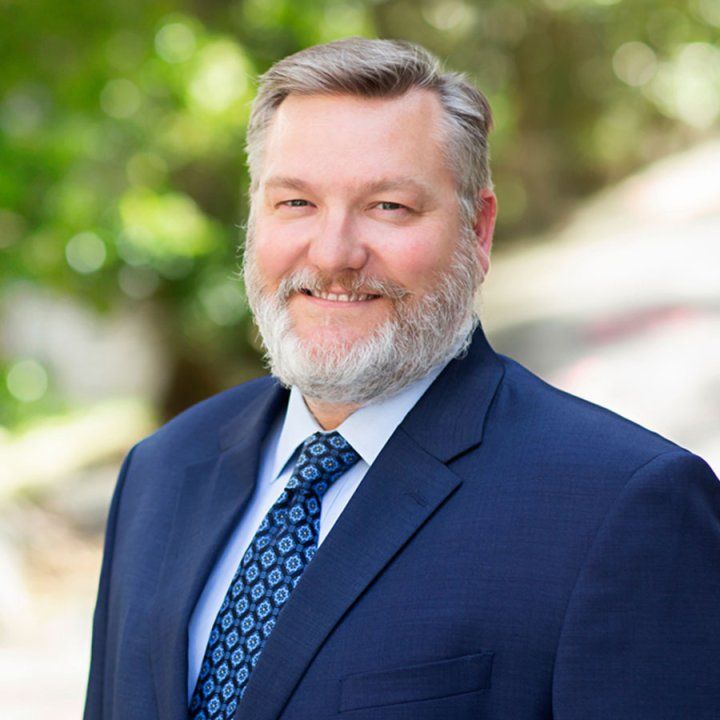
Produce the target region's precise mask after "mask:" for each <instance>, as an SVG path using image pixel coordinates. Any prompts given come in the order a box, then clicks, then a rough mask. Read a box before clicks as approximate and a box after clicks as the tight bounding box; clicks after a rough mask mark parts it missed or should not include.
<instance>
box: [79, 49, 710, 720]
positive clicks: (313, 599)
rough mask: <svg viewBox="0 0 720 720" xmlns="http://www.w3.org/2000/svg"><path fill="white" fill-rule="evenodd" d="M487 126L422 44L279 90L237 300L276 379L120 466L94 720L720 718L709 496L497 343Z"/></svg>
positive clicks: (678, 456)
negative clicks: (246, 303)
mask: <svg viewBox="0 0 720 720" xmlns="http://www.w3.org/2000/svg"><path fill="white" fill-rule="evenodd" d="M489 127H490V110H489V107H488V105H487V103H486V101H485V99H484V98H483V96H482V95H481V94H480V93H479V92H478V91H477V90H475V89H474V88H472V87H471V86H470V85H468V84H467V82H466V81H465V80H464V79H463V78H462V77H461V76H458V75H454V74H444V73H442V72H441V71H440V70H439V69H438V66H437V63H436V61H435V60H434V59H433V58H432V57H430V56H429V55H428V54H427V53H425V52H424V51H423V50H421V49H419V48H416V47H413V46H410V45H407V44H404V43H399V42H391V41H371V40H362V39H349V40H345V41H341V42H335V43H331V44H329V45H324V46H318V47H314V48H310V49H308V50H306V51H303V52H301V53H298V54H297V55H294V56H291V57H289V58H286V59H284V60H282V61H281V62H279V63H278V64H277V65H276V66H274V67H273V68H272V69H271V70H270V71H269V72H268V73H267V74H266V75H265V76H264V78H263V79H262V82H261V84H260V89H259V93H258V97H257V99H256V101H255V105H254V107H253V112H252V116H251V121H250V128H249V133H248V156H249V165H250V172H251V177H252V185H251V200H252V203H251V216H250V220H249V224H248V237H247V244H246V257H245V280H246V287H247V292H248V297H249V300H250V304H251V307H252V310H253V312H254V314H255V318H256V321H257V324H258V326H259V329H260V332H261V335H262V338H263V342H264V344H265V347H266V349H267V353H268V360H269V363H270V368H271V372H272V375H273V376H274V377H270V378H264V379H260V380H257V381H254V382H251V383H247V384H245V385H242V386H240V387H237V388H234V389H231V390H229V391H227V392H225V393H222V394H220V395H218V396H216V397H213V398H210V399H209V400H207V401H205V402H203V403H201V404H199V405H197V406H196V407H194V408H191V409H190V410H189V411H187V412H185V413H183V414H182V415H181V416H180V417H178V418H176V419H175V420H173V421H172V422H170V423H169V424H168V425H166V426H165V427H164V428H162V429H160V430H159V431H158V432H157V433H155V434H154V435H153V436H151V437H150V438H147V439H146V440H144V441H143V442H141V443H139V444H138V445H137V446H136V447H135V448H134V449H133V450H132V452H131V453H130V455H129V456H128V458H127V459H126V461H125V464H124V466H123V469H122V472H121V475H120V480H119V482H118V487H117V491H116V494H115V498H114V500H113V504H112V508H111V512H110V519H109V523H108V531H107V542H106V549H105V559H104V562H103V569H102V576H101V582H100V592H99V599H98V605H97V609H96V615H95V626H94V640H93V660H92V668H91V673H90V683H89V690H88V698H87V707H86V713H85V717H86V719H87V720H94V719H96V718H97V719H99V718H103V720H117V719H120V718H123V719H124V718H128V719H130V718H132V720H144V719H148V720H150V719H156V718H163V719H166V720H170V719H175V718H178V719H179V718H186V717H189V718H192V719H193V720H196V719H198V718H229V717H235V718H238V719H242V720H273V719H275V718H284V719H285V720H306V719H307V720H310V719H312V720H318V719H321V718H334V717H347V718H352V719H353V720H370V718H372V719H385V718H387V719H388V720H389V719H393V720H396V719H400V718H403V719H409V718H413V719H421V720H422V719H428V720H429V719H431V718H432V719H436V718H452V719H462V718H483V719H485V720H490V719H492V720H513V719H517V720H535V719H537V720H539V719H541V718H542V719H544V720H547V719H549V718H557V719H559V720H595V719H598V720H599V719H600V718H603V719H606V718H613V720H618V719H620V720H624V719H627V720H630V719H632V720H639V719H644V718H647V719H648V720H649V719H652V720H661V719H665V718H667V719H670V718H673V719H680V718H688V719H690V718H692V720H701V719H705V718H707V719H709V718H718V717H720V662H718V654H717V653H718V648H720V620H719V618H718V608H719V607H720V557H718V549H720V523H719V521H718V516H719V515H720V486H719V485H718V482H717V478H715V476H714V475H713V473H712V472H711V470H710V469H709V468H708V466H707V465H706V464H705V463H704V462H703V461H702V460H700V459H699V458H697V457H695V456H693V455H691V454H690V453H688V452H687V451H685V450H682V449H681V448H679V447H677V446H676V445H674V444H672V443H670V442H668V441H667V440H664V439H663V438H661V437H659V436H657V435H655V434H653V433H650V432H648V431H647V430H644V429H642V428H640V427H638V426H636V425H634V424H632V423H630V422H628V421H626V420H624V419H622V418H619V417H617V416H615V415H613V414H612V413H610V412H608V411H606V410H604V409H602V408H599V407H596V406H594V405H591V404H589V403H586V402H584V401H582V400H579V399H577V398H574V397H571V396H569V395H566V394H565V393H562V392H560V391H558V390H555V389H553V388H551V387H549V386H548V385H546V384H545V383H543V382H542V381H540V380H539V379H538V378H536V377H534V376H533V375H532V374H531V373H529V372H528V371H527V370H525V369H523V368H522V367H520V366H519V365H518V364H516V363H515V362H513V361H512V360H509V359H508V358H505V357H501V356H499V355H496V354H495V353H494V352H493V351H492V349H491V348H490V346H489V345H488V343H487V342H486V340H485V338H484V336H483V334H482V330H481V329H480V327H479V326H477V321H476V319H475V316H474V314H473V298H474V295H475V291H476V289H477V287H478V285H479V284H480V282H481V280H482V278H483V276H484V274H485V272H486V271H487V269H488V257H489V253H490V246H491V241H492V234H493V226H494V220H495V212H496V202H495V196H494V195H493V192H492V190H491V182H490V175H489V170H488V151H487V141H486V139H487V132H488V129H489ZM287 388H290V390H289V391H288V389H287Z"/></svg>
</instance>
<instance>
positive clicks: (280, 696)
mask: <svg viewBox="0 0 720 720" xmlns="http://www.w3.org/2000/svg"><path fill="white" fill-rule="evenodd" d="M501 376H502V364H501V362H500V361H499V359H498V358H497V356H496V355H495V354H494V353H493V351H492V350H491V349H490V347H489V345H488V344H487V342H486V341H485V338H484V336H483V335H482V331H480V330H478V332H477V333H476V335H475V338H474V341H473V346H472V349H471V351H470V353H469V355H468V356H466V357H465V358H463V359H462V360H456V361H453V362H452V363H451V364H450V365H449V366H448V367H447V368H446V369H445V371H443V373H442V374H441V375H440V377H439V378H438V379H437V380H436V381H435V383H433V385H432V386H431V388H430V389H429V390H428V392H427V393H425V395H424V396H423V398H422V399H421V400H420V401H419V402H418V404H417V405H416V406H415V408H413V410H412V411H411V413H410V414H409V415H408V416H407V418H406V419H405V420H404V421H403V423H402V424H401V425H400V427H399V428H398V429H397V430H396V432H395V433H394V434H393V436H392V437H391V439H390V440H389V441H388V444H387V445H386V446H385V448H384V449H383V451H382V452H381V453H380V455H379V456H378V458H377V460H376V461H375V463H373V465H372V467H371V468H370V470H369V471H368V473H367V475H366V476H365V478H364V479H363V481H362V482H361V483H360V486H359V487H358V489H357V490H356V491H355V494H354V495H353V497H352V498H351V500H350V502H349V503H348V505H347V507H346V508H345V510H344V511H343V513H342V515H341V516H340V517H339V518H338V520H337V522H336V524H335V525H334V526H333V529H332V530H331V532H330V533H329V534H328V536H327V538H326V539H325V541H324V542H323V544H322V546H321V547H320V549H319V550H318V553H317V555H316V557H315V559H314V560H313V562H312V563H311V564H310V565H309V566H308V568H307V570H306V571H305V573H304V575H303V577H302V580H301V581H300V583H298V586H297V587H296V589H295V590H294V592H293V595H292V597H291V599H290V601H289V602H288V604H287V605H286V606H285V608H284V609H283V612H282V614H281V616H280V618H279V621H278V624H277V626H276V627H275V629H274V630H273V633H272V635H271V636H270V638H269V639H268V642H267V644H266V646H265V648H264V650H263V652H262V655H261V656H260V660H259V661H258V664H257V666H256V668H255V670H254V671H253V674H252V676H251V678H250V682H249V684H248V686H247V690H246V692H245V695H244V697H243V699H242V701H241V702H240V704H239V707H238V712H237V714H236V720H276V719H277V718H278V717H279V716H280V715H281V713H282V711H283V708H284V707H285V705H286V704H287V701H288V699H289V698H290V696H291V695H292V693H293V691H294V689H295V687H296V686H297V684H298V683H299V682H300V680H301V678H302V675H303V674H304V672H305V670H306V669H307V667H308V665H309V664H310V663H311V662H312V659H313V657H314V656H315V654H316V653H317V652H318V650H319V648H320V647H321V645H322V644H323V642H324V641H325V638H326V637H327V636H328V635H329V634H330V632H331V631H332V629H333V628H334V627H335V625H336V624H337V623H338V622H339V621H340V620H341V618H342V616H343V615H344V614H345V612H346V611H347V610H348V609H349V608H350V607H351V605H352V604H353V603H354V602H355V600H356V599H357V597H358V596H359V595H360V594H361V593H362V592H363V591H364V590H365V589H366V588H367V587H368V585H369V584H370V583H371V582H372V581H373V580H374V578H375V577H377V575H378V574H379V573H381V572H382V570H383V569H384V568H385V566H386V565H387V564H388V563H389V562H390V561H391V560H392V558H393V557H394V556H395V555H396V554H397V553H399V552H401V551H402V548H403V547H404V545H405V544H406V543H407V542H408V541H409V540H410V538H412V536H413V535H414V534H415V533H416V532H417V531H418V530H419V529H420V528H421V527H422V526H423V524H424V523H425V522H426V521H427V520H428V519H429V518H430V516H431V515H432V514H433V513H434V512H435V511H436V510H438V508H439V507H440V506H441V505H442V503H443V502H444V501H445V499H446V498H447V497H448V496H449V495H450V494H451V493H452V492H453V491H454V490H455V489H456V488H457V487H458V486H459V485H460V483H461V480H460V478H459V477H458V476H456V475H455V474H454V473H453V472H452V471H451V470H450V469H448V467H447V466H446V465H445V463H446V462H448V461H449V460H450V459H452V458H453V457H456V456H457V455H459V454H460V453H462V452H465V451H467V450H468V449H469V448H471V447H473V446H476V445H477V444H478V443H480V441H481V439H482V432H483V427H484V422H485V417H486V414H487V411H488V408H489V406H490V403H491V401H492V398H493V396H494V394H495V391H496V389H497V386H498V384H499V382H500V378H501Z"/></svg>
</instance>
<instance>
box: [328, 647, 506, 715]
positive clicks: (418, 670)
mask: <svg viewBox="0 0 720 720" xmlns="http://www.w3.org/2000/svg"><path fill="white" fill-rule="evenodd" d="M492 660H493V655H492V653H487V652H484V653H478V654H475V655H464V656H463V657H458V658H452V659H449V660H440V661H438V662H432V663H424V664H422V665H411V666H408V667H402V668H396V669H393V670H381V671H377V672H370V673H358V674H355V675H350V676H348V677H346V678H344V679H343V680H342V681H341V695H340V712H341V713H342V712H349V711H352V710H361V709H367V708H373V707H382V706H385V705H395V704H399V703H410V702H416V701H419V700H435V699H440V698H444V697H450V696H452V695H460V694H463V693H470V692H476V691H479V690H486V689H488V688H489V687H490V675H491V671H492Z"/></svg>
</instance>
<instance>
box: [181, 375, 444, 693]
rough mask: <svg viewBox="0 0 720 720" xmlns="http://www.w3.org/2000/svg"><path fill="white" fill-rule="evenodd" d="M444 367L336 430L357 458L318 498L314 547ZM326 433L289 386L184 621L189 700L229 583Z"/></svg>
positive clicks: (363, 410) (365, 409) (358, 412)
mask: <svg viewBox="0 0 720 720" xmlns="http://www.w3.org/2000/svg"><path fill="white" fill-rule="evenodd" d="M443 367H444V366H438V367H436V368H433V370H432V371H431V372H430V373H428V374H427V375H426V376H425V377H424V378H422V379H421V380H418V381H417V382H414V383H412V384H411V385H408V386H407V387H406V388H404V389H403V390H401V391H400V392H399V393H398V394H397V395H394V396H393V397H391V398H388V399H387V400H383V401H382V402H378V403H374V404H370V405H365V406H363V407H361V408H359V409H358V410H356V411H355V412H354V413H353V414H352V415H350V417H348V418H347V419H346V420H345V422H343V423H342V424H341V425H340V426H339V427H338V428H336V429H337V431H338V432H339V433H340V434H341V435H342V436H343V437H344V438H345V439H346V440H347V441H348V442H349V443H350V444H351V445H352V446H353V448H355V450H356V451H357V453H358V454H359V455H360V460H359V461H358V463H357V464H355V465H354V466H353V467H352V468H350V470H348V471H347V472H346V473H345V474H344V475H342V476H341V477H340V478H339V479H338V480H336V481H335V482H334V483H333V484H332V485H331V487H330V488H329V489H328V491H327V492H326V493H325V496H324V497H323V499H322V504H321V506H320V534H319V538H318V547H319V546H320V545H321V544H322V542H323V540H324V539H325V537H327V534H328V533H329V532H330V530H331V529H332V526H333V525H334V524H335V521H336V520H337V519H338V517H339V516H340V513H342V511H343V510H344V509H345V506H346V505H347V504H348V502H349V501H350V498H351V497H352V495H353V493H354V492H355V490H357V487H358V485H360V482H361V481H362V479H363V478H364V477H365V473H367V471H368V468H369V467H370V466H371V465H372V464H373V462H374V461H375V458H376V457H377V456H378V455H379V454H380V451H381V450H382V449H383V447H384V446H385V443H387V441H388V440H389V439H390V436H391V435H392V434H393V433H394V432H395V429H396V428H397V426H398V425H399V424H400V423H401V422H402V420H403V418H404V417H405V416H406V415H407V414H408V412H410V410H411V409H412V408H413V406H414V405H415V403H417V401H418V400H419V399H420V398H421V397H422V395H423V394H424V393H425V391H426V390H427V389H428V388H429V387H430V385H431V384H432V383H433V381H434V380H435V378H436V377H437V376H438V375H439V374H440V372H441V370H442V369H443ZM315 432H324V431H323V429H322V428H321V427H320V425H318V422H317V420H315V418H314V417H313V416H312V414H311V413H310V411H309V410H308V408H307V406H306V405H305V401H304V400H303V397H302V395H301V394H300V391H299V390H298V389H297V388H295V387H293V388H292V390H291V391H290V399H289V401H288V406H287V410H286V412H285V415H284V417H283V416H282V415H281V416H280V417H279V418H278V420H277V421H276V423H275V426H274V427H273V429H272V430H271V432H270V433H269V435H268V438H267V441H266V442H265V446H264V448H263V450H262V454H261V458H260V467H259V471H258V482H257V485H256V487H255V491H254V493H253V497H252V499H251V500H250V503H249V504H248V507H247V509H246V511H245V512H244V513H243V516H242V518H241V519H240V522H239V523H238V526H237V527H236V528H235V530H234V532H233V534H232V536H231V538H230V541H229V542H228V544H227V546H226V547H225V549H224V550H223V552H222V554H221V555H220V558H219V559H218V561H217V564H216V565H215V567H214V568H213V570H212V572H211V573H210V577H209V578H208V581H207V584H206V585H205V588H204V590H203V592H202V594H201V595H200V598H199V600H198V602H197V605H196V606H195V610H194V611H193V614H192V616H191V618H190V624H189V626H188V702H189V700H190V698H192V694H193V691H194V689H195V683H196V681H197V676H198V674H199V673H200V665H201V664H202V660H203V657H204V655H205V648H206V646H207V641H208V638H209V637H210V630H211V629H212V626H213V623H214V622H215V617H216V616H217V612H218V610H219V609H220V605H222V601H223V599H224V598H225V594H226V593H227V590H228V588H229V587H230V582H231V581H232V579H233V577H234V575H235V571H236V570H237V568H238V565H239V564H240V560H241V559H242V557H243V555H244V554H245V551H246V550H247V548H248V547H249V546H250V542H251V541H252V539H253V537H254V535H255V532H256V531H257V528H258V527H259V525H260V523H261V521H262V519H263V518H264V517H265V515H266V514H267V512H268V510H270V508H271V507H272V506H273V505H274V504H275V501H276V500H277V499H278V497H279V496H280V493H281V492H282V491H283V488H284V487H285V485H286V484H287V482H288V480H289V479H290V476H291V475H292V471H293V468H294V466H295V459H296V455H297V452H298V450H299V449H300V446H301V445H302V443H303V442H304V441H305V440H306V439H307V438H308V437H309V436H310V435H312V434H313V433H315Z"/></svg>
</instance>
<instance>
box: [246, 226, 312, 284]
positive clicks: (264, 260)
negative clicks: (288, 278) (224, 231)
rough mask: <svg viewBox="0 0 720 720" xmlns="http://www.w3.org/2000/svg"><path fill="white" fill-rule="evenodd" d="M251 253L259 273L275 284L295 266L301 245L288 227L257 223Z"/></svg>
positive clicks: (300, 251)
mask: <svg viewBox="0 0 720 720" xmlns="http://www.w3.org/2000/svg"><path fill="white" fill-rule="evenodd" d="M253 254H254V258H255V262H256V264H257V269H258V272H259V273H260V275H261V276H262V277H263V278H265V279H266V280H267V281H269V282H270V284H271V285H273V286H275V285H277V284H278V283H279V282H280V280H281V279H282V278H283V277H284V276H285V275H287V274H288V273H289V272H290V271H292V270H293V269H294V268H295V266H296V264H297V262H298V260H299V258H300V256H301V255H302V247H301V243H300V242H298V240H297V235H296V234H295V233H292V232H290V230H289V228H288V227H286V226H282V225H281V226H279V227H278V226H273V224H271V223H258V226H257V227H256V229H255V234H254V237H253Z"/></svg>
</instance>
